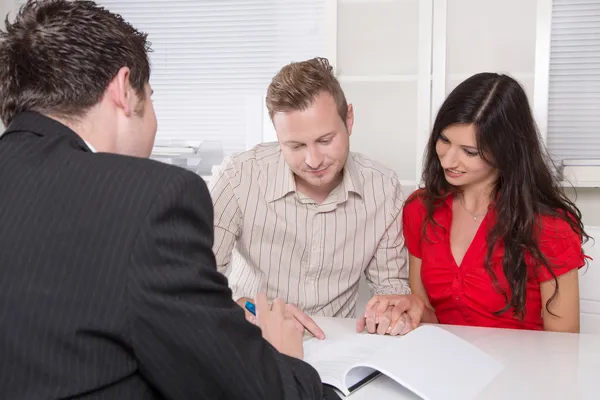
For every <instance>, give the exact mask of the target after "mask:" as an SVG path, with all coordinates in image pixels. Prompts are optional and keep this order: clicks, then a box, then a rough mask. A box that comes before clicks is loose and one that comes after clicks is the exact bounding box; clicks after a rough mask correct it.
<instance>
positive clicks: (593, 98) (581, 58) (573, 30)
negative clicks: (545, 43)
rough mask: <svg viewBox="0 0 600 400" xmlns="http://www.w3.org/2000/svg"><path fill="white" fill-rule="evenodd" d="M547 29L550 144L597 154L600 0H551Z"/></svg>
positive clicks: (562, 155) (568, 153) (567, 155)
mask: <svg viewBox="0 0 600 400" xmlns="http://www.w3.org/2000/svg"><path fill="white" fill-rule="evenodd" d="M551 29H552V31H551V45H550V71H549V72H550V73H549V88H548V89H549V94H548V135H547V138H548V148H549V150H550V153H551V154H552V155H553V157H554V158H555V159H556V160H557V161H561V160H565V159H600V0H554V1H553V7H552V27H551Z"/></svg>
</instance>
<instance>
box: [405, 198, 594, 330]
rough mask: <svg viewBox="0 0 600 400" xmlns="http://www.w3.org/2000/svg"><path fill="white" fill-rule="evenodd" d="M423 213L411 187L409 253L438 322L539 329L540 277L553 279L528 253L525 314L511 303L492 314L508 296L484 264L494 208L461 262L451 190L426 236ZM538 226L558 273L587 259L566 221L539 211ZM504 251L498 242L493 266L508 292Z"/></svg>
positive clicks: (542, 245) (541, 243) (407, 209)
mask: <svg viewBox="0 0 600 400" xmlns="http://www.w3.org/2000/svg"><path fill="white" fill-rule="evenodd" d="M426 217H427V211H426V209H425V205H424V204H423V202H422V199H421V197H420V196H419V194H418V193H416V192H415V193H413V195H412V196H411V197H410V199H409V201H408V202H407V203H406V205H405V206H404V211H403V223H404V238H405V242H406V247H407V248H408V251H409V253H410V254H411V255H413V256H415V257H417V258H420V259H421V260H422V261H421V279H422V281H423V286H424V287H425V290H426V292H427V295H428V297H429V301H430V302H431V305H432V306H433V308H434V310H435V313H436V315H437V318H438V320H439V322H440V323H442V324H452V325H474V326H487V327H497V328H514V329H534V330H542V329H543V326H544V325H543V320H542V300H541V294H540V282H543V281H547V280H549V279H552V275H551V274H550V273H549V272H548V270H547V269H546V268H545V267H543V266H538V265H537V264H538V263H536V262H535V261H534V260H533V258H532V257H530V256H528V255H526V256H525V261H526V263H527V265H528V267H529V271H528V274H527V275H528V282H527V286H526V306H525V315H524V317H523V320H519V319H518V318H516V317H514V316H513V314H512V309H510V310H508V311H506V312H505V313H503V314H501V315H496V314H494V312H495V311H499V310H502V309H503V308H504V307H505V305H506V302H505V299H504V296H502V294H501V293H499V292H497V291H496V290H495V289H494V287H493V286H492V280H491V278H490V276H489V274H488V273H487V271H486V269H485V267H484V262H485V257H486V255H487V243H486V237H487V233H488V232H489V230H490V229H491V227H492V226H493V225H494V221H495V218H496V217H495V214H494V212H493V211H492V210H490V212H488V213H487V215H486V217H485V218H484V219H483V221H482V222H481V225H480V227H479V229H478V231H477V233H476V234H475V237H474V239H473V241H472V242H471V245H470V247H469V249H468V250H467V252H466V254H465V256H464V258H463V261H462V263H461V265H460V266H458V265H457V264H456V261H455V260H454V256H453V255H452V250H451V247H450V225H451V223H452V196H448V198H447V200H446V201H445V203H444V204H443V205H442V206H441V207H439V208H438V209H437V210H436V211H435V213H434V219H435V220H436V221H437V222H438V223H439V225H440V227H438V226H435V225H434V224H427V232H426V235H427V239H422V224H423V223H424V221H425V219H426ZM541 228H542V229H541V233H540V236H539V246H540V251H541V252H542V253H543V254H544V255H545V256H546V258H547V260H548V261H549V263H550V265H551V266H552V269H553V272H554V273H555V274H556V276H559V275H562V274H564V273H566V272H568V271H571V270H573V269H575V268H580V267H582V266H583V265H584V264H585V260H584V258H585V257H584V254H583V251H582V249H581V239H580V238H579V236H578V235H577V234H576V233H575V232H573V230H572V228H571V226H570V225H569V224H568V223H567V222H565V221H564V220H561V219H559V218H554V217H548V216H542V217H541ZM503 255H504V248H503V246H502V245H498V246H496V248H495V249H494V251H493V253H492V258H491V267H492V269H493V270H494V272H495V273H496V277H497V279H498V283H499V284H500V287H501V288H502V289H504V290H505V291H506V293H507V295H510V290H509V286H508V282H507V280H506V278H505V277H504V273H503V271H502V259H503ZM543 306H544V307H545V304H544V305H543Z"/></svg>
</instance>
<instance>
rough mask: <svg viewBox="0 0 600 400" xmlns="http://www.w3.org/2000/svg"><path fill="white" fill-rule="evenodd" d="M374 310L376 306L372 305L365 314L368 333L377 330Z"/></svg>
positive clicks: (375, 310)
mask: <svg viewBox="0 0 600 400" xmlns="http://www.w3.org/2000/svg"><path fill="white" fill-rule="evenodd" d="M376 312H377V308H376V307H372V308H371V310H369V311H368V312H367V313H366V314H365V320H366V326H367V332H369V333H375V332H376V330H377V322H376Z"/></svg>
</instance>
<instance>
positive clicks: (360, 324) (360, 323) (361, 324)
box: [356, 316, 367, 333]
mask: <svg viewBox="0 0 600 400" xmlns="http://www.w3.org/2000/svg"><path fill="white" fill-rule="evenodd" d="M366 326H367V319H366V318H365V317H364V316H363V317H360V318H359V319H358V320H356V332H357V333H361V332H362V331H364V330H365V327H366Z"/></svg>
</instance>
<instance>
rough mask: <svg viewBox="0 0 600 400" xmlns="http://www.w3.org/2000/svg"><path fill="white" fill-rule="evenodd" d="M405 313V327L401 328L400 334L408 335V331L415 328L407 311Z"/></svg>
mask: <svg viewBox="0 0 600 400" xmlns="http://www.w3.org/2000/svg"><path fill="white" fill-rule="evenodd" d="M403 315H404V317H403V318H402V319H403V321H404V328H403V329H402V330H400V333H398V334H399V335H406V334H407V333H408V332H410V331H412V330H413V329H414V328H413V325H412V323H411V321H410V317H409V316H408V314H406V313H405V314H403Z"/></svg>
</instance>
